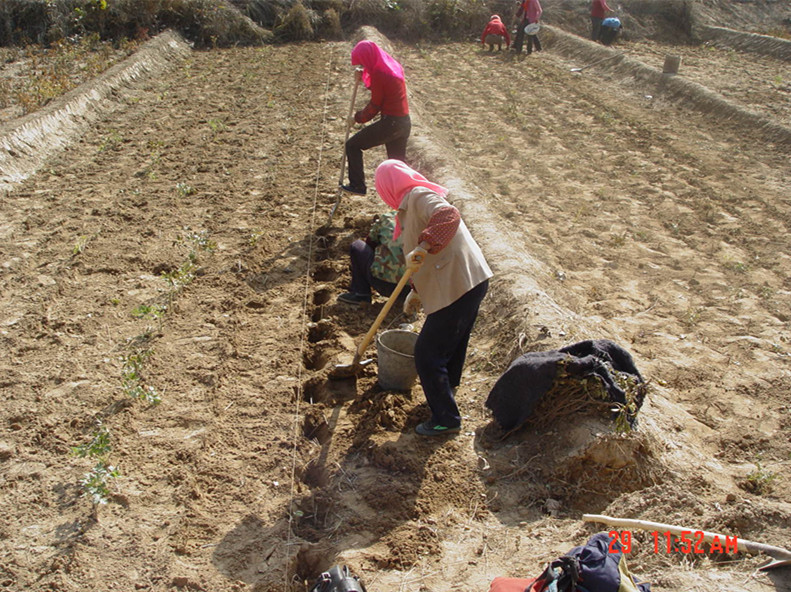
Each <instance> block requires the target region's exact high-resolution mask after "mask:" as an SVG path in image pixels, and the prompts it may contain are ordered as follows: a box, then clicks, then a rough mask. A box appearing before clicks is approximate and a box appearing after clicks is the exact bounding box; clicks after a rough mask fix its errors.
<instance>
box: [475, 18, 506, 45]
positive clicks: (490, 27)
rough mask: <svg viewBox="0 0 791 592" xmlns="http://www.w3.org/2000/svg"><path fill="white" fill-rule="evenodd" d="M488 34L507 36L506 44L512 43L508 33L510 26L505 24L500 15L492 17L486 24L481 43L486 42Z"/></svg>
mask: <svg viewBox="0 0 791 592" xmlns="http://www.w3.org/2000/svg"><path fill="white" fill-rule="evenodd" d="M487 35H501V36H502V37H505V46H506V47H508V46H509V45H511V36H510V35H509V34H508V28H507V27H506V26H505V25H504V24H503V21H502V20H500V17H499V16H497V15H495V16H493V17H492V19H491V20H490V21H489V22H488V23H487V24H486V27H485V28H484V30H483V33H482V34H481V43H485V41H484V40H485V39H486V36H487Z"/></svg>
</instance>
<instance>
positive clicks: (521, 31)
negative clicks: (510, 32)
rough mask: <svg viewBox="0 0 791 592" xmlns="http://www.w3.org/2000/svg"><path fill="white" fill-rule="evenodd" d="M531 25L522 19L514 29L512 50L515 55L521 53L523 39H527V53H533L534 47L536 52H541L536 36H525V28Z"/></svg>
mask: <svg viewBox="0 0 791 592" xmlns="http://www.w3.org/2000/svg"><path fill="white" fill-rule="evenodd" d="M530 24H532V23H531V22H530V21H529V20H528V19H526V18H525V19H522V22H521V23H520V24H519V26H518V27H517V29H516V40H515V41H514V50H515V51H516V53H519V52H520V51H522V44H523V43H524V39H525V37H527V53H528V54H531V53H533V46H534V45H535V47H536V51H541V42H540V41H539V40H538V35H527V34H526V33H525V27H526V26H527V25H530Z"/></svg>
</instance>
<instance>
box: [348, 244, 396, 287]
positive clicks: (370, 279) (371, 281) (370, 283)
mask: <svg viewBox="0 0 791 592" xmlns="http://www.w3.org/2000/svg"><path fill="white" fill-rule="evenodd" d="M374 254H375V251H374V249H372V248H371V247H370V246H369V245H368V243H366V242H365V241H364V240H361V239H357V240H356V241H354V242H353V243H352V246H351V247H349V257H350V260H351V270H352V281H351V285H350V286H349V291H350V292H353V293H355V294H364V295H366V296H370V295H371V288H373V289H374V290H376V291H377V292H379V293H380V294H381V295H382V296H390V295H391V294H392V293H393V290H395V288H396V286H397V285H398V284H393V283H391V282H386V281H384V280H380V279H379V278H378V277H376V276H374V275H373V274H372V273H371V264H372V263H373V262H374ZM402 291H403V290H402ZM396 298H398V296H396Z"/></svg>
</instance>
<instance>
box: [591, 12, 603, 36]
mask: <svg viewBox="0 0 791 592" xmlns="http://www.w3.org/2000/svg"><path fill="white" fill-rule="evenodd" d="M603 20H604V19H602V18H598V17H595V16H592V17H591V41H598V40H599V37H600V36H601V24H602V21H603Z"/></svg>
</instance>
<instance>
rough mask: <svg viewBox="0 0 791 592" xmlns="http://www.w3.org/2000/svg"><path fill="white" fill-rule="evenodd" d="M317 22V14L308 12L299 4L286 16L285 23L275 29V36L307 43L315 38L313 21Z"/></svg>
mask: <svg viewBox="0 0 791 592" xmlns="http://www.w3.org/2000/svg"><path fill="white" fill-rule="evenodd" d="M313 20H316V16H315V12H313V11H308V10H307V9H306V8H305V5H304V4H302V2H297V3H296V4H294V5H293V6H292V7H291V9H290V10H289V11H288V13H287V14H286V17H285V18H284V19H283V23H282V24H281V25H280V26H278V27H276V28H275V35H277V37H278V38H281V39H284V40H285V39H292V40H294V41H305V40H308V39H312V38H313V34H314V28H313V23H312V22H311V21H313Z"/></svg>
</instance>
